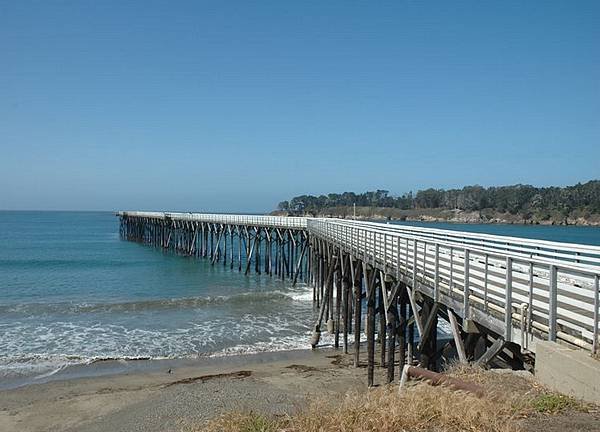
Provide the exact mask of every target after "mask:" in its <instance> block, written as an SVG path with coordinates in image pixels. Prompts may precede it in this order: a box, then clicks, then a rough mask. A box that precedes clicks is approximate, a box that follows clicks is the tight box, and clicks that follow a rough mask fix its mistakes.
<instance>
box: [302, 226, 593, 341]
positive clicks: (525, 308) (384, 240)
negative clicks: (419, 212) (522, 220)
mask: <svg viewBox="0 0 600 432" xmlns="http://www.w3.org/2000/svg"><path fill="white" fill-rule="evenodd" d="M307 226H308V231H309V232H310V233H311V235H317V236H319V237H321V238H324V239H326V240H327V241H329V242H331V243H333V244H335V245H337V246H338V247H341V248H343V249H345V250H347V251H348V252H350V253H352V254H354V255H356V256H358V257H360V258H361V259H362V260H363V261H365V262H368V263H371V265H373V266H374V267H376V268H379V269H381V270H382V271H384V272H386V273H388V274H389V273H391V274H396V276H397V277H398V278H399V279H400V278H404V279H406V280H408V282H409V283H411V284H412V286H415V287H419V286H420V287H423V289H427V288H430V289H431V290H432V291H431V294H432V295H433V297H434V299H435V300H440V299H442V298H444V299H446V300H448V301H449V302H451V303H452V305H453V306H455V308H456V307H460V308H461V309H462V310H461V312H462V313H461V314H462V315H463V317H465V318H470V317H471V315H473V316H475V315H477V316H479V317H482V316H483V317H485V316H489V317H491V318H492V319H493V320H494V321H496V323H500V324H501V326H499V325H497V324H496V326H495V328H494V329H495V330H496V331H497V332H498V333H499V334H500V335H502V336H503V337H504V338H505V339H506V340H508V341H514V342H516V343H518V344H520V345H521V347H522V348H523V349H531V350H535V341H536V340H539V339H548V340H551V341H555V340H562V341H564V342H568V343H569V344H572V345H576V346H578V347H580V348H583V349H586V350H589V351H592V352H597V351H598V327H599V318H598V307H599V298H598V296H599V286H598V285H599V276H600V265H598V263H600V247H594V246H585V245H573V244H565V243H558V242H549V241H541V240H540V241H538V240H529V239H520V238H514V237H504V236H494V235H486V234H475V233H466V232H458V231H448V230H436V229H429V228H419V227H407V226H399V225H392V224H382V223H373V222H357V221H348V220H340V219H309V220H308V225H307Z"/></svg>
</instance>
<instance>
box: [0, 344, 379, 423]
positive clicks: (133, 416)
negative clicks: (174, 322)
mask: <svg viewBox="0 0 600 432" xmlns="http://www.w3.org/2000/svg"><path fill="white" fill-rule="evenodd" d="M339 353H340V351H332V350H316V351H314V352H311V351H295V352H282V353H269V354H257V355H247V356H238V357H229V358H223V359H220V360H214V359H213V360H212V361H210V362H206V361H202V360H198V361H197V362H196V363H194V362H187V363H186V364H185V365H182V366H180V367H176V366H174V363H169V362H163V363H156V362H154V363H153V364H152V368H150V369H151V370H144V369H143V368H142V369H141V370H137V371H130V372H127V373H121V374H117V375H108V376H106V375H105V376H97V377H88V378H76V379H68V380H60V381H53V382H47V383H43V384H35V385H28V386H25V387H21V388H17V389H12V390H4V391H0V431H2V432H5V431H6V432H9V431H10V432H12V431H19V432H21V431H23V432H30V431H81V432H91V431H115V432H116V431H148V432H151V431H161V432H166V431H181V430H182V429H185V428H186V426H187V425H192V424H196V425H197V424H200V423H202V422H204V421H205V420H206V419H208V418H211V417H213V416H215V415H218V414H220V413H224V412H228V411H232V410H233V411H249V410H253V411H258V412H261V413H274V414H276V413H283V412H288V413H291V412H294V411H295V410H297V409H299V408H301V407H302V406H303V405H304V404H305V403H306V399H307V398H310V397H311V396H323V394H328V393H329V394H331V395H340V394H344V393H345V392H346V391H347V390H352V389H364V388H366V373H365V369H364V368H359V369H355V368H352V367H346V366H344V365H342V364H341V363H345V364H347V363H348V362H349V359H348V357H346V358H345V359H344V361H343V362H342V361H341V359H342V358H341V356H340V355H339ZM157 366H158V367H157ZM169 369H172V371H171V373H169V372H168V370H169ZM378 372H379V373H381V376H380V377H379V378H380V381H379V382H382V379H383V373H384V371H383V370H382V369H380V370H379V371H378Z"/></svg>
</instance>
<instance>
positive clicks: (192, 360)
mask: <svg viewBox="0 0 600 432" xmlns="http://www.w3.org/2000/svg"><path fill="white" fill-rule="evenodd" d="M307 345H308V343H307ZM319 349H320V350H330V349H332V348H331V346H330V345H329V344H325V345H322V346H321V347H320V348H319ZM311 351H312V350H311V349H310V348H305V349H281V350H274V351H259V352H249V353H239V354H226V353H220V352H219V353H207V354H206V355H197V356H189V357H173V358H149V357H141V358H127V357H124V358H98V359H90V360H88V361H82V362H80V363H72V364H64V365H62V366H59V367H57V369H56V370H54V371H51V372H46V373H42V374H31V375H21V376H18V377H11V378H8V379H7V378H4V379H3V381H2V382H0V392H3V391H10V390H16V389H21V388H25V387H29V386H36V385H42V384H48V383H55V382H60V381H71V380H78V379H86V378H102V377H113V376H117V375H123V374H144V373H155V372H160V371H168V370H174V369H187V368H197V367H201V368H212V367H215V366H223V365H226V366H236V365H241V364H244V363H246V362H248V361H251V362H253V363H254V362H256V363H260V362H269V361H275V360H277V361H283V360H286V359H289V358H296V357H302V356H303V355H302V354H306V353H309V352H311Z"/></svg>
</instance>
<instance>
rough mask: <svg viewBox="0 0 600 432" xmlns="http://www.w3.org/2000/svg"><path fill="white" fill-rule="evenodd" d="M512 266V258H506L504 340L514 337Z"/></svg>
mask: <svg viewBox="0 0 600 432" xmlns="http://www.w3.org/2000/svg"><path fill="white" fill-rule="evenodd" d="M512 264H513V259H512V258H511V257H507V258H506V287H505V292H504V303H505V304H504V326H505V328H504V340H506V341H510V340H511V337H512Z"/></svg>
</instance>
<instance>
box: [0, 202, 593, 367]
mask: <svg viewBox="0 0 600 432" xmlns="http://www.w3.org/2000/svg"><path fill="white" fill-rule="evenodd" d="M410 225H422V226H428V227H439V228H445V229H462V230H469V231H478V232H487V233H493V234H505V235H511V236H525V237H532V238H541V239H547V240H558V241H566V242H580V243H589V244H596V245H600V229H598V228H586V227H546V226H517V225H461V224H434V223H422V224H418V223H410ZM0 245H1V247H0V379H1V378H3V377H4V378H9V379H14V378H15V377H19V376H38V377H43V376H44V375H47V374H52V373H55V372H56V371H57V370H59V369H60V368H63V367H65V366H66V365H70V364H74V363H86V362H91V361H94V360H96V359H105V358H165V357H168V358H173V357H175V358H180V357H194V356H219V355H228V354H238V353H246V352H259V351H275V350H282V349H296V348H308V347H309V344H308V342H309V338H310V327H311V323H312V322H313V319H314V311H313V306H312V301H311V299H312V293H311V290H310V289H309V288H308V287H307V286H305V285H300V286H297V287H292V286H291V284H290V282H287V281H285V282H282V281H279V280H277V279H272V278H269V277H268V276H264V275H263V276H259V275H252V274H251V275H249V276H244V275H243V274H239V273H238V272H237V271H231V270H229V269H228V268H225V267H224V266H223V265H222V264H216V265H215V266H211V265H210V263H209V262H208V261H207V260H203V259H197V258H187V257H181V256H174V255H170V254H165V253H163V252H162V251H161V250H158V249H154V248H151V247H148V246H144V245H140V244H137V243H131V242H126V241H122V240H120V239H119V236H118V219H117V218H116V217H115V216H114V215H113V214H112V213H108V212H107V213H75V212H65V213H63V212H0ZM324 336H325V334H324ZM327 342H328V340H327V339H326V343H327Z"/></svg>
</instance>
